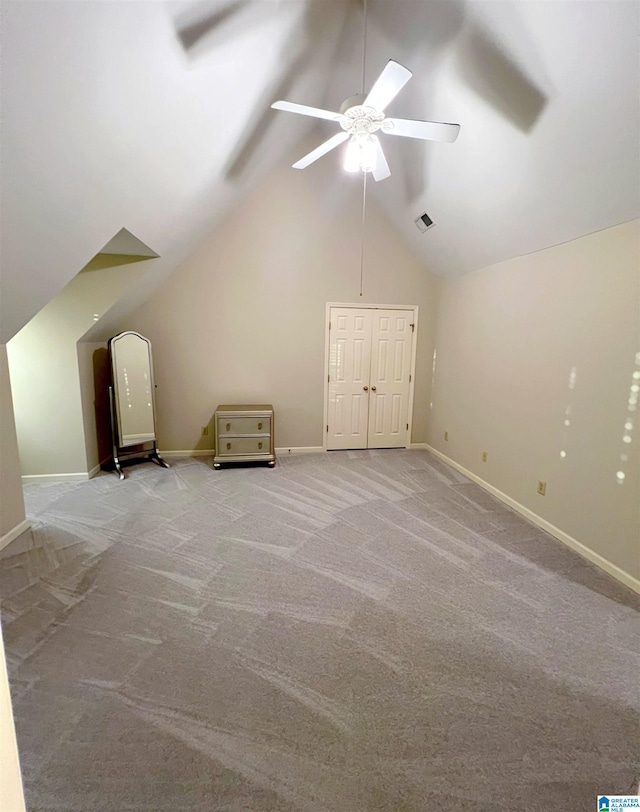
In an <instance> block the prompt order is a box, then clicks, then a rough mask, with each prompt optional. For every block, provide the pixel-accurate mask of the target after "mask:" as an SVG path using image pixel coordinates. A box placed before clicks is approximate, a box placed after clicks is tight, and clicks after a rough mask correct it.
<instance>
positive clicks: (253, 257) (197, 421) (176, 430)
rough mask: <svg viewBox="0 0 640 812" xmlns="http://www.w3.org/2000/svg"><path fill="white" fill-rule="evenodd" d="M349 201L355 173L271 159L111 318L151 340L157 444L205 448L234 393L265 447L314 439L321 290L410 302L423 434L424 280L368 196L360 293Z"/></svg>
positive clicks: (348, 297) (420, 432)
mask: <svg viewBox="0 0 640 812" xmlns="http://www.w3.org/2000/svg"><path fill="white" fill-rule="evenodd" d="M299 151H300V152H304V145H303V146H301V147H300V149H299ZM318 163H319V164H322V161H319V162H318ZM361 214H362V180H361V176H360V177H356V178H354V177H349V176H346V175H345V174H343V173H339V172H338V173H336V172H327V171H326V167H325V166H322V165H320V166H316V165H314V166H313V167H310V168H309V169H307V170H305V171H304V172H299V171H294V170H292V169H291V168H290V167H288V166H287V167H284V168H281V169H279V170H278V171H276V172H275V173H274V174H273V175H272V176H271V177H270V178H269V179H268V180H267V182H265V183H264V184H263V185H262V186H261V187H259V188H258V189H257V190H256V191H255V192H254V193H253V195H252V196H251V197H250V198H249V199H248V200H247V202H246V203H245V205H244V206H242V207H241V208H240V209H239V210H237V211H236V212H235V213H234V214H233V215H232V216H231V217H230V218H229V219H228V220H227V221H226V222H225V223H224V224H223V225H222V226H221V227H220V228H218V229H217V230H216V231H215V232H214V233H213V234H212V236H211V237H210V238H209V239H208V241H207V242H206V243H205V244H204V245H203V247H202V248H201V250H199V251H198V252H197V253H196V254H195V255H194V256H192V257H191V258H190V259H189V260H188V261H187V262H186V263H185V264H184V265H183V266H182V267H181V268H180V269H178V270H177V271H176V272H175V273H174V274H173V275H172V276H171V278H170V279H169V280H167V282H166V283H165V284H164V286H163V287H162V288H161V289H160V290H159V291H158V292H157V293H156V294H155V295H154V296H153V298H151V299H150V300H149V301H148V302H147V303H146V304H145V305H143V306H142V307H141V308H140V309H139V310H138V311H137V312H136V313H134V314H132V316H131V317H130V318H129V319H128V320H127V322H126V323H124V324H122V325H120V326H121V328H122V329H125V328H127V329H132V330H137V331H139V332H141V333H142V334H143V335H145V336H147V337H148V338H150V339H151V341H152V343H153V357H154V369H155V379H156V384H157V385H158V390H157V405H158V415H159V421H158V422H159V425H158V434H159V444H160V447H161V448H162V449H167V450H188V449H194V448H195V449H203V448H207V447H208V448H210V447H212V445H213V433H212V431H211V432H210V434H209V436H208V437H205V438H203V437H201V427H202V426H205V425H207V424H209V422H210V420H211V417H212V414H213V412H214V410H215V408H216V406H217V405H218V403H234V402H240V403H247V402H249V403H250V402H254V403H264V402H267V403H273V405H274V408H275V415H276V437H275V441H276V446H279V447H300V446H306V447H308V446H321V445H322V431H323V419H322V418H323V391H324V389H323V386H324V329H325V306H326V303H327V302H329V301H336V302H359V301H360V302H363V303H377V304H387V303H388V304H417V305H419V306H420V317H419V318H420V322H419V332H418V350H417V367H416V385H415V404H417V408H415V409H414V425H413V441H414V442H417V441H424V440H425V439H426V431H427V414H426V411H425V409H424V408H422V404H424V403H426V402H428V397H429V387H430V382H431V355H432V351H433V337H434V329H435V305H436V297H437V283H436V281H435V279H434V278H433V277H432V276H431V275H430V274H429V273H428V272H427V271H426V270H425V268H424V266H423V265H422V264H421V263H420V262H419V261H418V260H417V259H416V258H415V257H414V256H413V254H411V253H410V251H409V249H408V248H407V247H406V245H405V243H404V242H403V241H402V240H401V238H400V237H399V236H398V235H397V233H396V232H395V230H394V229H393V227H392V226H391V225H390V224H389V222H388V221H387V220H386V219H385V217H384V216H383V215H382V214H381V212H380V210H379V209H378V208H377V207H376V205H375V203H374V202H373V200H372V199H371V198H370V199H369V203H368V209H367V229H366V240H365V246H366V251H365V264H364V295H363V297H362V298H360V296H359V280H360V246H361V238H360V234H361Z"/></svg>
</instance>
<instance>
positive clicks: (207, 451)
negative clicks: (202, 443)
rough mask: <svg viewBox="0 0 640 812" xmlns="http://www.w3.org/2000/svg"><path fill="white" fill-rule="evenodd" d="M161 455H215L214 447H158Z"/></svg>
mask: <svg viewBox="0 0 640 812" xmlns="http://www.w3.org/2000/svg"><path fill="white" fill-rule="evenodd" d="M158 453H159V454H160V456H161V457H213V456H214V455H215V453H216V452H215V449H214V448H190V449H189V448H187V449H184V450H183V451H163V450H162V449H158Z"/></svg>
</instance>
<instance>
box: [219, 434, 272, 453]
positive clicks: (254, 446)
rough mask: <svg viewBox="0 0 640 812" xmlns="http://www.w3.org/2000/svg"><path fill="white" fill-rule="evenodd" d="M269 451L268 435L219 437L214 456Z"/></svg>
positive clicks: (269, 441)
mask: <svg viewBox="0 0 640 812" xmlns="http://www.w3.org/2000/svg"><path fill="white" fill-rule="evenodd" d="M270 453H271V440H270V438H269V437H227V438H222V437H221V438H220V447H219V448H216V457H228V456H229V457H233V456H237V455H242V454H251V455H255V454H270Z"/></svg>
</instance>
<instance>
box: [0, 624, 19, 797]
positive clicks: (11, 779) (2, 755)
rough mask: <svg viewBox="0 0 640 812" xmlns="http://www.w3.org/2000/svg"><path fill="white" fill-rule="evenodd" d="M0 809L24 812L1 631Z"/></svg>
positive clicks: (0, 632) (0, 633)
mask: <svg viewBox="0 0 640 812" xmlns="http://www.w3.org/2000/svg"><path fill="white" fill-rule="evenodd" d="M0 809H2V810H3V812H24V810H25V805H24V797H23V793H22V777H21V775H20V761H19V756H18V747H17V743H16V734H15V727H14V724H13V713H12V711H11V694H10V693H9V679H8V676H7V666H6V663H5V658H4V643H3V641H2V631H1V630H0Z"/></svg>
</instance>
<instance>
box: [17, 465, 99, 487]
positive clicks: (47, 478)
mask: <svg viewBox="0 0 640 812" xmlns="http://www.w3.org/2000/svg"><path fill="white" fill-rule="evenodd" d="M99 471H100V466H99V465H94V467H93V468H92V469H91V470H90V471H88V472H84V471H78V473H74V474H23V475H22V482H23V483H24V484H25V485H27V484H29V485H31V484H32V483H34V482H86V481H87V480H88V479H92V478H93V477H94V476H95V475H96V474H97V473H98V472H99Z"/></svg>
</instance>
